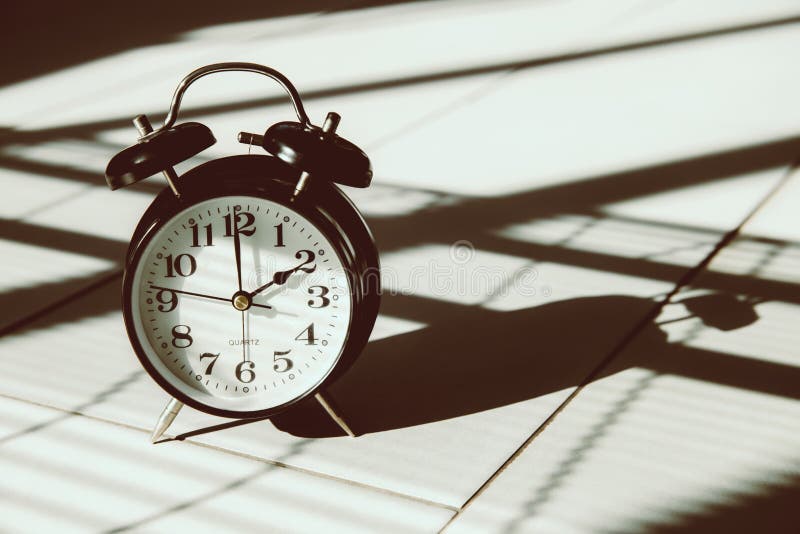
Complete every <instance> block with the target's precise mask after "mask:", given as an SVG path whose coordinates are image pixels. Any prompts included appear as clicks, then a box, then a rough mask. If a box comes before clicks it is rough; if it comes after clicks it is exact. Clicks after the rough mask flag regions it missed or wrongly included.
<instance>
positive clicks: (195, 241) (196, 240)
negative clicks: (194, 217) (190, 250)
mask: <svg viewBox="0 0 800 534" xmlns="http://www.w3.org/2000/svg"><path fill="white" fill-rule="evenodd" d="M191 228H192V247H200V246H203V247H210V246H213V243H212V242H211V237H212V236H211V225H210V224H207V225H205V226H204V227H203V228H205V229H206V243H205V245H200V227H199V226H197V225H196V224H195V225H194V226H192V227H191Z"/></svg>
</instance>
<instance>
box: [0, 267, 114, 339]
mask: <svg viewBox="0 0 800 534" xmlns="http://www.w3.org/2000/svg"><path fill="white" fill-rule="evenodd" d="M122 273H123V270H122V269H115V270H113V271H111V272H108V273H107V274H106V275H105V276H102V277H100V278H99V279H98V280H95V281H94V282H91V283H89V284H87V285H86V286H84V287H82V288H80V289H76V290H75V291H74V292H72V293H70V294H68V295H66V296H64V297H62V298H60V299H58V300H56V301H54V302H51V303H48V304H46V305H45V306H43V307H42V308H39V309H38V310H36V311H34V312H31V313H29V314H28V315H26V316H24V317H21V318H19V319H17V320H16V321H13V322H12V323H10V324H8V325H6V326H4V327H2V328H0V338H2V337H3V336H6V335H8V334H11V333H12V332H14V331H16V330H19V329H21V328H23V327H24V326H25V325H28V324H30V323H32V322H34V321H36V320H38V319H41V318H42V317H44V316H45V315H48V314H50V313H51V312H54V311H56V310H58V309H59V308H62V307H64V306H66V305H67V304H70V303H71V302H73V301H75V300H77V299H79V298H80V297H81V295H82V294H85V293H91V292H93V291H95V290H97V289H100V288H101V287H103V286H104V285H106V284H108V283H109V282H112V281H113V280H114V279H116V278H117V277H119V276H122Z"/></svg>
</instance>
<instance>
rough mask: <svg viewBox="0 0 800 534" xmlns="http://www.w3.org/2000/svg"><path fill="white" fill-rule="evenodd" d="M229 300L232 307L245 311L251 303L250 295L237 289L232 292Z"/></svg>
mask: <svg viewBox="0 0 800 534" xmlns="http://www.w3.org/2000/svg"><path fill="white" fill-rule="evenodd" d="M231 302H232V303H233V307H234V308H236V309H237V310H239V311H245V310H246V309H248V308H249V307H250V305H251V304H252V303H253V302H252V301H251V300H250V295H248V294H247V293H246V292H244V291H237V292H236V293H234V294H233V298H232V299H231Z"/></svg>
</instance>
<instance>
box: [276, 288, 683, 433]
mask: <svg viewBox="0 0 800 534" xmlns="http://www.w3.org/2000/svg"><path fill="white" fill-rule="evenodd" d="M388 298H390V299H393V298H399V299H402V297H388ZM414 305H416V306H417V307H418V306H419V301H418V300H417V301H415V303H414ZM655 306H656V303H655V302H654V301H653V300H650V299H645V298H636V297H629V296H622V295H611V296H603V297H588V298H577V299H569V300H563V301H558V302H552V303H547V304H542V305H538V306H535V307H530V308H526V309H523V310H517V311H511V312H498V311H492V310H488V309H485V308H477V307H475V308H472V307H463V308H461V309H460V310H459V311H457V312H454V313H450V314H448V316H447V318H446V320H443V321H441V322H438V323H435V324H432V325H429V326H428V327H425V328H423V329H420V330H417V331H414V332H409V333H406V334H402V335H397V336H393V337H389V338H385V339H381V340H378V341H374V342H371V343H369V344H368V345H367V347H366V349H365V350H364V352H363V353H362V355H361V356H360V357H359V359H358V360H357V361H356V362H355V363H354V364H353V367H352V368H351V369H350V370H349V371H348V372H347V373H345V374H344V376H342V377H341V378H340V379H339V380H338V381H337V382H336V383H335V384H333V385H332V386H331V387H330V388H329V390H328V396H329V397H330V400H332V401H333V402H334V403H335V406H336V408H337V409H338V410H339V411H340V413H341V415H342V416H343V417H344V418H345V419H346V421H347V422H348V423H349V424H350V426H351V427H352V428H353V429H354V431H355V432H356V433H357V434H368V433H373V432H382V431H386V430H392V429H397V428H403V427H409V426H416V425H422V424H426V423H432V422H436V421H442V420H446V419H451V418H455V417H460V416H463V415H468V414H472V413H477V412H482V411H485V410H491V409H493V408H498V407H501V406H506V405H509V404H514V403H517V402H521V401H525V400H529V399H532V398H535V397H539V396H542V395H546V394H548V393H552V392H555V391H559V390H562V389H564V388H567V387H572V386H576V385H578V384H579V383H581V381H582V380H584V379H585V378H586V377H587V376H589V375H590V374H591V373H592V371H593V370H594V368H595V367H596V366H597V365H598V364H599V363H600V362H601V360H602V359H603V358H602V355H604V354H609V353H611V352H612V351H613V350H614V348H615V346H616V345H617V344H619V342H620V340H621V339H622V338H624V337H625V335H626V333H627V332H628V331H630V330H631V328H632V326H633V325H635V324H637V323H639V322H640V321H642V319H643V318H645V317H646V316H647V315H648V314H649V313H651V312H652V311H653V310H654V308H655ZM638 335H639V336H643V337H640V338H638V339H639V340H640V341H641V340H644V341H645V342H646V343H647V344H648V345H649V346H660V347H663V346H665V345H666V344H667V343H666V341H667V340H666V334H665V333H664V332H662V331H661V330H660V329H659V328H658V327H657V326H656V325H655V324H654V323H652V322H651V323H650V324H649V325H648V326H646V327H645V328H644V329H642V330H640V331H639V334H638ZM630 364H631V362H629V365H630ZM618 370H620V369H619V368H616V367H609V368H608V369H607V370H605V372H604V374H603V376H604V375H605V374H611V373H614V372H617V371H618ZM272 422H273V424H274V425H275V426H276V427H277V428H278V429H280V430H283V431H286V432H289V433H291V434H294V435H297V436H302V437H315V438H321V437H333V436H341V435H344V433H343V432H342V431H341V430H340V429H339V428H338V426H336V424H335V423H333V422H332V421H331V420H330V418H329V417H328V416H327V414H326V413H325V412H324V411H323V410H322V409H321V408H320V407H319V406H318V405H317V403H316V402H315V401H313V399H312V400H306V401H304V402H302V403H301V404H299V405H298V406H297V407H296V408H294V409H292V410H291V411H289V412H286V413H284V414H280V415H278V416H275V417H273V418H272Z"/></svg>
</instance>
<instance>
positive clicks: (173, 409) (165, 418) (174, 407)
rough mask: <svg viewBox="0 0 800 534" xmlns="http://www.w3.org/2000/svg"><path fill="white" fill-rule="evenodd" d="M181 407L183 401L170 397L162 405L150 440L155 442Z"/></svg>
mask: <svg viewBox="0 0 800 534" xmlns="http://www.w3.org/2000/svg"><path fill="white" fill-rule="evenodd" d="M181 408H183V403H182V402H181V401H179V400H178V399H174V398H173V399H170V400H169V402H168V403H167V405H166V406H165V407H164V411H163V412H161V416H160V417H159V418H158V421H156V426H155V428H153V435H152V436H150V441H152V442H153V443H155V442H156V441H158V439H159V438H160V437H161V436H162V435H163V434H164V432H166V431H167V429H168V428H169V425H171V424H172V421H174V420H175V417H176V416H177V415H178V412H180V411H181Z"/></svg>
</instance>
